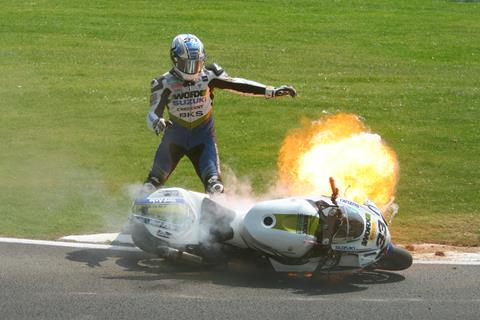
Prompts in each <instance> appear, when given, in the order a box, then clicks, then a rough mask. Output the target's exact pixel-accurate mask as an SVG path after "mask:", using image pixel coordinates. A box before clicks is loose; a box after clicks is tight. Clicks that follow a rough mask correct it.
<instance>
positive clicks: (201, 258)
mask: <svg viewBox="0 0 480 320" xmlns="http://www.w3.org/2000/svg"><path fill="white" fill-rule="evenodd" d="M330 183H331V185H332V195H331V196H318V197H316V196H313V197H309V196H305V197H289V198H281V199H275V200H269V201H261V202H258V203H256V204H254V205H253V206H252V207H251V208H250V209H249V210H246V211H245V212H240V211H238V210H237V211H235V210H232V209H230V208H227V207H226V206H224V205H221V204H220V203H218V202H217V201H215V198H210V196H208V195H206V194H202V193H198V192H194V191H189V190H185V189H181V188H164V189H159V190H157V191H155V192H154V193H152V194H150V195H148V196H147V197H144V198H141V199H137V200H135V202H134V204H133V206H132V213H131V215H130V217H129V224H130V230H131V235H132V240H133V242H134V244H135V245H136V246H137V247H139V248H140V249H142V250H144V251H146V252H148V253H151V254H155V255H158V256H160V257H163V258H165V259H167V260H176V261H181V262H186V263H195V264H201V265H207V266H208V265H228V263H229V262H230V261H232V260H237V261H238V259H240V260H243V261H248V262H251V263H254V264H259V265H262V266H266V267H268V268H272V269H273V270H275V271H277V272H288V273H314V272H318V273H321V272H330V271H359V270H373V269H381V270H404V269H407V268H408V267H410V266H411V264H412V256H411V255H410V253H409V252H408V251H406V250H404V249H402V248H400V247H396V246H394V245H393V244H392V241H391V235H390V232H389V230H388V224H387V222H386V220H385V218H384V217H383V215H382V213H381V211H380V210H379V209H378V208H377V207H376V206H375V204H374V203H373V202H372V201H369V200H367V201H366V202H365V203H364V204H362V205H361V204H358V203H356V202H353V201H350V200H347V199H343V198H339V197H338V189H336V188H335V186H334V181H333V179H331V181H330Z"/></svg>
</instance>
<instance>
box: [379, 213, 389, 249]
mask: <svg viewBox="0 0 480 320" xmlns="http://www.w3.org/2000/svg"><path fill="white" fill-rule="evenodd" d="M386 230H387V226H386V225H385V224H384V223H383V222H382V221H380V220H378V237H377V246H379V247H380V248H382V247H383V246H384V245H385V242H386V239H385V233H386Z"/></svg>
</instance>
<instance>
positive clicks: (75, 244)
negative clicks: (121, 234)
mask: <svg viewBox="0 0 480 320" xmlns="http://www.w3.org/2000/svg"><path fill="white" fill-rule="evenodd" d="M0 243H15V244H32V245H40V246H52V247H68V248H85V249H104V250H117V251H132V252H139V251H140V249H138V248H135V247H125V246H116V245H109V244H98V243H82V242H63V241H47V240H32V239H17V238H2V237H0Z"/></svg>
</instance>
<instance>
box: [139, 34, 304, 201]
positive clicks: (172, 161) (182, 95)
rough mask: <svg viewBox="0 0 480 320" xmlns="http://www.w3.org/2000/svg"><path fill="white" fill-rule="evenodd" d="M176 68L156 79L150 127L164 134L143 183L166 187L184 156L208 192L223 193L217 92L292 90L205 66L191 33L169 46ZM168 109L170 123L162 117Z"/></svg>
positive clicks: (277, 92)
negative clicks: (214, 112) (215, 112)
mask: <svg viewBox="0 0 480 320" xmlns="http://www.w3.org/2000/svg"><path fill="white" fill-rule="evenodd" d="M170 58H171V59H172V62H173V68H172V69H171V70H170V71H169V72H167V73H165V74H163V75H162V76H160V77H157V78H155V79H153V80H152V83H151V97H150V111H149V112H148V115H147V125H148V127H149V128H150V129H151V130H153V131H154V132H155V133H156V134H157V135H159V134H160V133H161V132H164V135H163V138H162V141H161V142H160V144H159V146H158V149H157V152H156V154H155V159H154V161H153V165H152V169H151V171H150V173H149V175H148V177H147V179H146V181H145V183H144V190H145V191H146V192H153V191H154V190H155V189H157V188H159V187H161V186H163V185H164V184H165V182H166V181H167V179H168V177H169V176H170V174H171V173H172V171H173V170H174V169H175V167H176V166H177V164H178V162H179V161H180V159H181V158H182V157H183V156H184V155H186V156H187V157H188V158H189V159H190V161H191V162H192V163H193V166H194V168H195V171H196V173H197V175H198V176H199V177H200V179H201V180H202V182H203V185H204V186H205V191H206V192H208V193H210V194H213V193H222V192H223V184H222V180H221V178H220V164H219V159H218V152H217V146H216V139H215V127H214V121H213V116H212V105H213V97H214V96H213V91H214V89H215V88H219V89H227V90H231V91H233V92H237V93H240V94H246V95H254V96H261V97H265V98H267V99H269V98H274V97H279V96H285V95H290V96H292V97H295V96H296V94H297V93H296V91H295V89H294V88H292V87H290V86H286V85H283V86H281V87H278V88H274V87H270V86H265V85H263V84H260V83H257V82H254V81H250V80H246V79H242V78H231V77H229V76H228V75H227V73H226V72H225V71H224V70H223V69H222V68H221V67H220V66H219V65H217V64H210V65H208V66H205V60H206V55H205V48H204V46H203V44H202V42H201V41H200V39H198V38H197V37H196V36H194V35H192V34H180V35H177V36H176V37H175V38H174V39H173V41H172V46H171V48H170ZM165 108H166V109H167V112H168V116H169V120H166V119H165V118H164V111H165Z"/></svg>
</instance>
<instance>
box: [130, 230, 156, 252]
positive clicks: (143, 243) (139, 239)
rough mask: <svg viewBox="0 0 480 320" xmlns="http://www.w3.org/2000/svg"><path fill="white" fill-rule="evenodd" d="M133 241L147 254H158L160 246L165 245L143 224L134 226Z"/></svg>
mask: <svg viewBox="0 0 480 320" xmlns="http://www.w3.org/2000/svg"><path fill="white" fill-rule="evenodd" d="M131 236H132V241H133V243H134V244H135V245H136V246H137V247H138V248H140V249H142V250H143V251H145V252H148V253H152V254H157V253H158V249H157V248H158V246H159V245H162V244H163V243H162V242H161V241H159V240H158V239H156V238H155V237H153V236H152V235H151V234H150V233H149V232H148V230H147V228H146V227H145V226H144V225H143V224H141V223H135V224H134V225H133V226H132V234H131Z"/></svg>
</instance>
